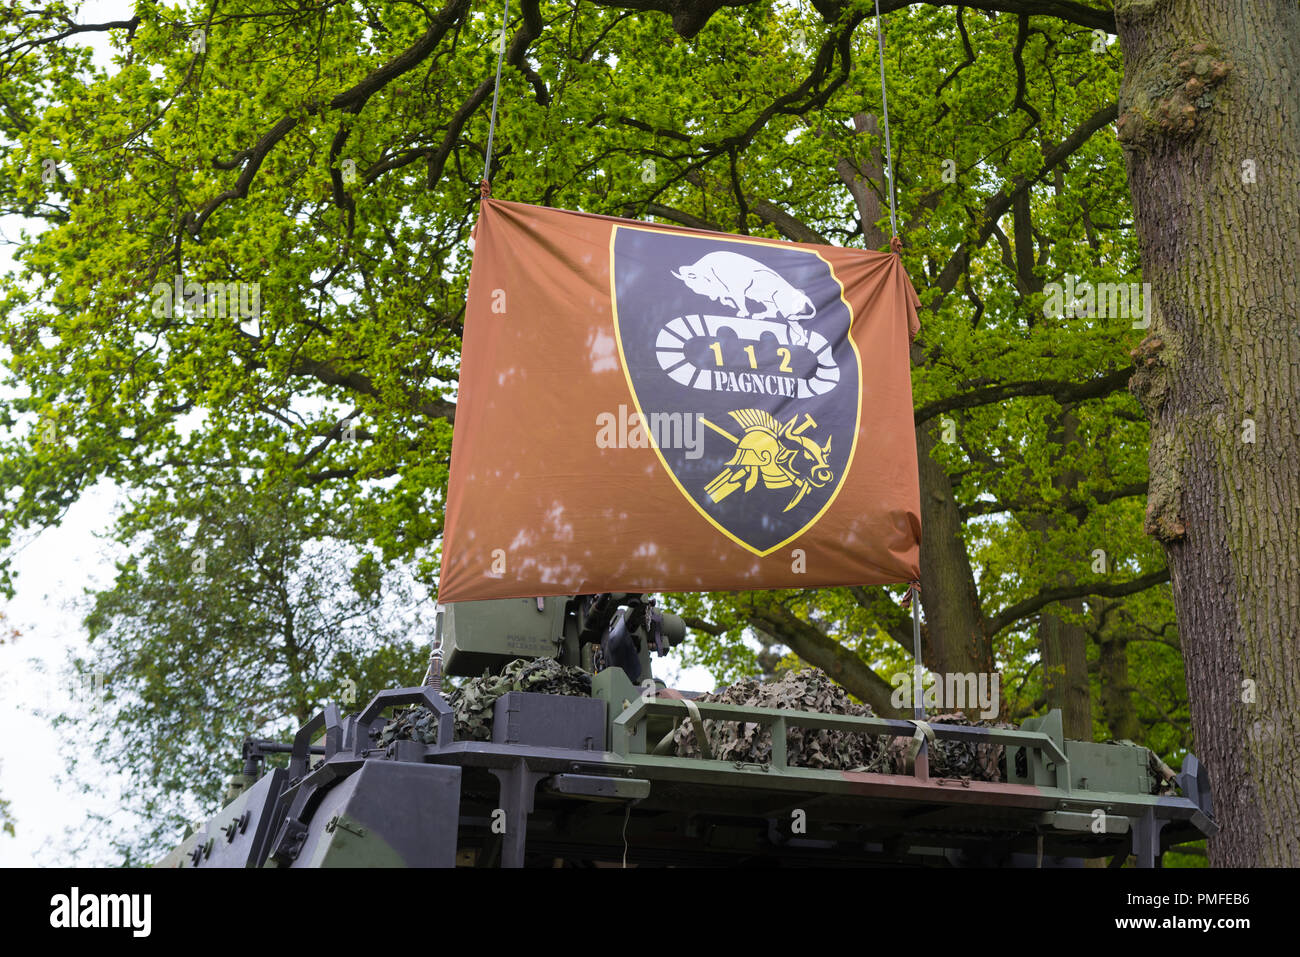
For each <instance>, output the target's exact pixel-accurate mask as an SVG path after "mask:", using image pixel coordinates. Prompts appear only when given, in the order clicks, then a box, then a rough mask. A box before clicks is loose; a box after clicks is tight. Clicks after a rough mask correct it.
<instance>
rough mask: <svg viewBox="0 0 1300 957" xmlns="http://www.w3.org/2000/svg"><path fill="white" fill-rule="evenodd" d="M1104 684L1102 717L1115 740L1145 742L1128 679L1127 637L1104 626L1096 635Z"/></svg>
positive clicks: (1100, 678)
mask: <svg viewBox="0 0 1300 957" xmlns="http://www.w3.org/2000/svg"><path fill="white" fill-rule="evenodd" d="M1095 635H1096V639H1097V648H1098V650H1099V654H1098V657H1097V667H1098V671H1099V672H1100V674H1099V684H1100V685H1101V716H1102V720H1103V721H1105V722H1106V727H1107V728H1109V729H1110V736H1111V737H1112V738H1121V739H1128V740H1129V741H1136V742H1138V743H1139V744H1140V743H1141V742H1142V725H1141V723H1140V722H1139V721H1138V715H1137V708H1135V707H1134V706H1133V688H1132V685H1131V683H1130V682H1129V677H1128V638H1127V637H1125V636H1124V635H1122V634H1119V633H1118V630H1117V629H1116V628H1114V627H1111V628H1107V627H1106V626H1105V625H1103V626H1102V627H1101V629H1100V630H1098V631H1097V632H1096V633H1095Z"/></svg>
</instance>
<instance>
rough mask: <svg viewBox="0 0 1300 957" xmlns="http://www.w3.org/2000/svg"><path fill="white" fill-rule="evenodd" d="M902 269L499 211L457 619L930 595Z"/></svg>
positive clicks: (632, 224) (834, 252) (462, 512)
mask: <svg viewBox="0 0 1300 957" xmlns="http://www.w3.org/2000/svg"><path fill="white" fill-rule="evenodd" d="M919 306H920V302H919V300H918V299H917V296H916V292H915V290H914V289H913V288H912V285H911V283H910V282H909V280H908V278H907V275H906V273H905V272H904V270H903V266H902V263H901V262H900V260H899V257H897V256H895V255H893V254H891V253H879V252H872V251H863V250H856V249H843V248H838V247H833V246H816V245H808V244H802V243H785V242H779V241H776V240H769V239H751V238H748V237H742V236H732V235H728V234H725V233H714V232H708V231H705V230H695V229H682V228H679V227H669V226H658V225H653V224H649V223H642V222H638V221H635V220H625V219H615V218H613V217H608V216H593V215H588V214H585V213H573V212H567V211H563V210H555V209H547V208H544V207H539V206H528V205H524V204H521V203H505V202H500V201H497V200H484V202H483V205H482V211H481V215H480V218H479V222H478V226H477V231H476V239H475V250H474V264H473V267H472V269H471V271H470V282H469V302H468V306H467V309H466V314H465V335H464V341H463V349H462V361H461V377H460V391H459V395H458V399H457V407H456V422H455V432H454V435H453V440H452V453H451V476H450V481H449V484H448V490H447V512H446V523H445V526H444V537H443V552H442V574H441V581H440V586H439V592H438V598H439V600H440V601H443V602H452V601H466V600H474V599H482V598H518V597H530V596H538V595H564V594H578V593H593V592H604V591H619V592H657V591H734V590H745V589H760V588H792V587H793V588H798V587H808V586H815V585H868V584H884V583H889V582H906V581H912V580H915V579H917V578H919V577H920V575H919V566H918V555H919V551H920V538H921V519H920V514H921V509H920V493H919V489H918V481H917V465H916V438H915V432H914V430H913V424H912V415H913V412H912V384H911V376H910V363H909V358H908V345H909V343H910V341H911V339H912V337H914V336H915V335H916V332H917V330H918V328H919V320H918V316H917V310H918V307H919Z"/></svg>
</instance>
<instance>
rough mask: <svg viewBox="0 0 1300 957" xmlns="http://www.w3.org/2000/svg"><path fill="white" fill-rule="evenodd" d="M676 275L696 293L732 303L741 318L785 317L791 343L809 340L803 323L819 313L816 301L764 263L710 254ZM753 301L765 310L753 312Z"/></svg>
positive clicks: (799, 344)
mask: <svg viewBox="0 0 1300 957" xmlns="http://www.w3.org/2000/svg"><path fill="white" fill-rule="evenodd" d="M672 274H673V277H674V278H676V279H680V280H681V281H682V282H684V283H686V285H687V287H688V288H689V289H690V290H691V291H692V292H695V293H699V294H700V295H701V296H708V297H709V298H710V299H714V300H716V301H718V302H720V303H722V304H723V305H724V306H726V305H730V306H731V307H732V308H734V309H735V310H736V316H737V317H746V316H748V317H750V318H753V319H775V320H777V321H781V320H784V321H785V323H786V324H787V325H788V326H789V328H790V341H791V342H793V343H794V344H795V345H797V346H802V345H806V344H807V343H808V333H807V331H806V330H805V329H804V328H803V326H802V325H800V322H801V321H807V320H809V319H811V318H813V317H814V316H816V315H817V309H816V308H815V307H814V306H813V304H812V300H811V299H809V298H808V297H807V296H806V295H804V293H803V291H802V290H800V289H796V288H795V287H794V286H792V285H790V284H789V283H788V282H786V281H785V280H784V279H782V278H781V276H780V275H779V274H777V273H776V272H774V271H773V270H772V269H770V268H768V267H767V266H764V265H763V264H762V263H761V262H758V261H757V260H755V259H750V258H749V257H748V256H741V255H740V254H739V253H727V252H717V253H709V254H708V255H706V256H701V257H700V259H699V260H697V261H696V262H694V263H692V264H691V265H689V266H681V267H679V268H678V269H677V270H673V271H672ZM750 302H755V303H758V304H759V305H760V306H762V307H763V308H762V311H761V312H754V313H751V312H750V311H749V305H748V304H749V303H750Z"/></svg>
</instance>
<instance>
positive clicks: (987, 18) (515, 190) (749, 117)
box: [0, 0, 1215, 763]
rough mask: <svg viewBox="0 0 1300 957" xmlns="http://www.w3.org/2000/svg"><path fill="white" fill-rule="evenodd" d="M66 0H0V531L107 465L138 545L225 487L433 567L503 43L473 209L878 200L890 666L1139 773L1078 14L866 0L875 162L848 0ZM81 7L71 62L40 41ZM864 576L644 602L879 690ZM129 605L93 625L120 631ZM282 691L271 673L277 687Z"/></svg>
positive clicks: (1116, 261) (1135, 342)
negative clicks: (896, 281)
mask: <svg viewBox="0 0 1300 957" xmlns="http://www.w3.org/2000/svg"><path fill="white" fill-rule="evenodd" d="M74 6H75V5H73V4H69V3H60V2H55V3H42V4H39V5H31V4H25V3H21V2H19V3H16V4H10V5H9V6H7V7H5V8H2V9H0V31H2V32H0V76H3V79H4V87H5V94H4V97H3V102H0V107H3V109H0V168H2V169H3V171H4V175H3V179H2V180H0V210H3V212H5V213H14V214H19V215H22V216H25V217H27V218H28V219H31V220H35V221H37V222H38V223H40V226H41V228H39V229H37V230H32V231H31V233H30V234H29V235H26V236H25V237H24V238H23V240H22V241H21V242H20V243H19V245H18V247H17V250H16V257H17V259H18V261H19V263H20V269H19V270H18V271H17V272H16V273H15V274H14V275H11V276H8V277H5V278H4V280H3V282H2V283H0V297H2V298H0V317H2V318H3V332H2V335H3V347H4V349H5V350H6V355H5V359H6V370H7V372H6V382H5V385H6V387H7V390H8V392H7V395H8V397H7V398H6V399H4V401H3V402H2V403H0V409H2V412H0V420H2V421H3V424H4V426H5V429H6V432H5V434H4V437H3V442H2V444H0V470H2V473H0V479H2V481H0V485H3V487H4V489H5V495H4V502H3V506H0V515H2V516H3V518H2V520H0V543H3V544H5V545H9V544H12V543H13V542H14V541H16V540H17V536H19V535H20V533H21V532H22V531H23V530H24V529H34V528H40V527H43V526H47V525H50V524H54V523H57V522H58V521H59V519H60V517H61V516H62V514H63V513H64V512H65V511H66V509H67V508H68V506H69V505H70V504H71V503H72V502H74V501H75V500H76V499H77V498H78V496H79V495H80V494H81V493H82V492H83V491H84V490H85V489H87V488H88V487H89V486H90V485H92V484H93V483H94V482H96V481H98V480H99V479H101V478H105V477H107V478H110V479H112V480H114V481H117V482H119V483H121V484H122V485H123V486H125V487H126V488H127V489H129V497H130V502H131V506H130V511H129V514H128V516H127V517H126V518H125V520H124V523H123V525H122V532H121V534H123V535H126V534H137V533H141V532H144V531H149V532H150V533H151V534H152V538H153V540H154V541H155V543H156V547H158V548H164V547H172V546H169V545H165V544H164V539H165V538H166V536H167V535H168V534H170V533H169V532H168V530H169V529H174V526H175V524H176V523H177V522H180V521H182V520H183V519H184V518H185V517H189V518H197V517H199V516H200V515H203V514H208V512H206V511H203V510H211V514H213V515H217V514H219V513H220V510H221V509H222V508H223V507H224V506H223V505H222V502H224V501H226V498H227V496H229V494H230V493H231V491H232V490H234V489H236V488H240V487H242V486H244V485H246V486H247V487H248V488H249V489H251V490H252V492H253V494H254V496H255V498H256V496H270V497H271V498H274V495H275V490H278V489H284V488H292V489H295V490H296V491H295V493H294V496H293V501H294V503H295V504H294V509H295V512H294V514H295V516H296V518H295V521H301V522H302V523H303V526H304V527H307V528H310V527H315V526H323V523H324V521H325V517H326V516H329V515H333V514H346V515H348V516H349V523H348V526H347V527H346V528H345V529H336V533H337V534H339V535H340V536H342V537H344V538H346V539H348V540H349V541H351V542H353V543H356V544H358V545H363V546H366V547H368V548H373V549H374V550H375V556H376V558H375V560H376V561H378V562H380V563H384V564H400V563H410V564H411V565H412V566H413V567H414V568H416V569H417V575H418V577H419V578H420V580H421V581H422V582H424V583H425V584H427V585H429V586H431V587H434V588H436V568H437V558H438V548H439V541H440V531H441V503H442V501H443V497H444V494H445V486H446V480H447V461H448V453H449V448H450V440H451V434H452V428H453V425H454V421H455V383H456V377H457V364H458V350H459V343H460V336H461V332H462V318H463V311H464V310H463V306H464V296H465V288H466V281H467V277H468V270H469V263H470V259H471V250H470V246H469V236H470V230H471V229H472V227H473V224H474V220H475V216H476V211H477V203H478V198H479V193H480V189H479V181H480V179H481V177H482V174H483V161H484V160H483V157H484V153H485V148H486V145H487V137H488V126H489V109H488V108H489V106H490V103H491V99H492V93H493V90H494V86H495V84H494V79H493V77H494V71H495V66H496V56H497V50H498V43H503V44H504V50H505V70H504V72H503V74H502V78H501V90H500V104H499V115H498V119H497V124H496V132H495V144H494V150H493V154H492V156H493V161H492V168H491V169H490V170H489V171H488V175H489V178H490V180H491V188H492V193H493V195H494V196H497V197H501V198H505V199H510V200H516V201H522V202H529V203H537V204H543V205H549V206H558V207H565V208H571V209H580V210H585V211H589V212H598V213H606V214H613V215H621V216H628V217H637V218H653V219H656V220H659V221H665V222H675V223H680V224H683V225H687V226H694V227H705V228H711V229H719V230H724V231H729V232H737V233H742V234H749V235H762V236H769V237H775V238H785V239H791V240H797V241H803V242H818V243H833V244H846V245H858V246H865V247H869V248H885V246H886V244H887V241H888V239H889V213H888V190H889V189H890V187H891V186H892V188H893V192H894V194H895V196H896V200H897V206H898V219H899V232H900V233H901V235H902V237H903V240H904V248H903V253H902V255H903V258H904V262H905V264H906V266H907V268H908V270H909V273H910V274H911V276H912V277H913V280H914V284H915V285H916V287H917V290H918V292H919V293H920V295H921V298H922V301H923V303H924V305H925V311H924V313H923V317H922V332H921V334H920V336H919V337H918V339H917V342H916V344H915V346H914V348H913V354H912V360H913V366H914V372H913V383H914V396H915V402H916V425H917V438H918V449H919V453H920V466H921V487H922V498H923V524H924V529H925V545H924V548H923V553H922V571H923V577H922V584H923V589H924V591H923V604H924V612H925V622H924V635H923V648H924V657H925V661H926V664H927V665H928V666H930V667H931V668H933V669H935V670H937V671H958V672H971V671H976V672H988V671H995V670H996V671H1002V672H1003V673H1004V683H1003V697H1004V700H1003V710H1004V714H1005V715H1006V716H1007V717H1023V716H1026V715H1028V714H1031V713H1035V712H1039V711H1041V710H1042V709H1043V708H1045V707H1048V706H1059V707H1062V708H1063V709H1064V710H1065V713H1066V722H1067V728H1068V729H1069V733H1070V734H1071V735H1072V736H1077V737H1087V738H1092V737H1094V736H1095V737H1097V738H1100V739H1105V738H1108V737H1130V738H1136V739H1138V740H1142V741H1145V742H1146V743H1148V744H1150V745H1151V746H1152V747H1154V748H1155V749H1156V750H1157V751H1159V752H1160V753H1161V754H1162V756H1163V757H1164V758H1165V759H1166V760H1168V761H1172V762H1173V763H1177V758H1178V756H1179V754H1180V753H1182V752H1183V751H1185V750H1186V749H1187V748H1188V747H1189V746H1191V745H1192V743H1193V742H1192V740H1191V733H1190V728H1189V721H1190V719H1189V703H1188V698H1187V692H1186V687H1185V685H1184V682H1183V677H1182V664H1181V660H1180V655H1179V652H1180V637H1179V630H1178V628H1177V627H1176V626H1175V623H1174V614H1173V602H1172V597H1171V592H1170V589H1169V587H1168V586H1167V584H1166V583H1167V582H1168V581H1169V577H1170V575H1169V571H1168V567H1167V565H1166V558H1165V551H1164V549H1163V548H1162V547H1161V544H1162V542H1161V541H1157V540H1155V539H1153V538H1151V537H1149V536H1148V534H1147V533H1146V532H1147V531H1148V530H1149V525H1150V519H1149V516H1148V515H1147V514H1146V512H1145V506H1146V501H1145V497H1146V493H1147V489H1148V474H1149V473H1148V449H1149V442H1150V434H1149V428H1150V427H1149V425H1148V416H1147V415H1146V414H1145V413H1144V410H1143V407H1142V406H1141V405H1139V402H1138V400H1137V399H1135V398H1134V396H1133V395H1131V394H1130V392H1129V391H1128V389H1127V385H1128V383H1129V380H1130V378H1131V377H1132V375H1133V374H1134V371H1135V369H1136V368H1138V366H1135V355H1136V356H1137V362H1138V363H1143V362H1146V356H1147V353H1142V352H1141V351H1140V344H1141V343H1142V342H1143V341H1144V337H1146V335H1147V331H1148V328H1149V326H1150V322H1151V315H1150V313H1149V312H1142V311H1140V310H1139V309H1138V303H1139V301H1141V302H1145V303H1146V304H1147V306H1146V307H1143V308H1147V307H1149V306H1150V292H1149V291H1147V293H1146V297H1145V298H1142V299H1139V296H1138V295H1137V294H1136V293H1135V294H1134V297H1133V299H1132V301H1131V303H1130V305H1131V306H1132V309H1129V310H1123V311H1117V310H1115V309H1114V308H1111V309H1107V308H1104V307H1098V305H1097V301H1098V300H1096V299H1094V300H1093V303H1092V304H1091V305H1088V304H1081V303H1086V302H1087V301H1086V300H1081V301H1080V302H1079V303H1076V302H1075V301H1073V299H1072V298H1070V297H1072V296H1073V294H1074V292H1073V291H1074V290H1082V289H1084V288H1085V287H1087V288H1097V287H1098V284H1108V285H1110V286H1114V287H1119V286H1121V285H1122V286H1123V287H1124V288H1125V290H1126V291H1127V290H1128V289H1129V288H1130V287H1129V284H1140V283H1141V282H1142V281H1143V274H1142V265H1143V264H1142V263H1141V262H1140V250H1139V230H1138V228H1137V223H1136V221H1135V211H1134V209H1133V207H1132V205H1131V202H1130V198H1129V191H1128V189H1127V186H1126V182H1125V155H1124V152H1123V147H1122V144H1121V139H1120V137H1117V136H1116V135H1115V132H1114V131H1115V124H1116V121H1117V119H1118V118H1119V116H1120V112H1121V111H1120V106H1119V100H1120V97H1121V83H1122V81H1123V79H1124V76H1125V68H1126V64H1125V59H1124V57H1123V56H1122V55H1121V52H1120V46H1119V44H1118V43H1117V42H1116V41H1115V37H1114V34H1115V33H1116V31H1117V29H1118V27H1117V23H1116V19H1115V15H1114V14H1113V13H1112V12H1111V10H1110V9H1109V5H1103V4H1098V3H1089V2H1086V0H971V2H967V3H961V4H959V3H946V2H942V3H941V2H937V0H936V2H910V0H882V2H881V4H880V9H881V11H882V13H886V14H889V15H888V17H886V21H887V37H886V46H885V64H884V66H885V72H886V74H887V78H888V96H889V100H888V103H889V120H890V124H891V135H892V147H893V166H894V177H893V181H892V183H891V182H890V180H889V178H888V177H887V176H886V175H885V171H884V168H883V167H884V164H883V162H882V153H883V132H882V129H881V123H880V116H881V103H882V90H881V80H880V67H879V65H878V63H877V60H876V56H877V37H876V32H875V27H874V23H875V21H874V18H873V17H872V15H871V14H872V13H873V5H872V4H871V3H869V2H862V0H847V2H839V0H821V2H816V3H812V4H809V5H804V4H795V3H777V2H771V0H766V2H763V0H760V2H731V3H723V2H708V3H691V4H687V3H678V2H668V0H663V2H653V0H645V2H630V0H625V2H619V3H615V2H608V3H606V2H580V0H569V2H539V0H524V2H523V3H521V4H519V5H518V7H515V6H513V5H512V9H511V21H510V23H509V24H508V26H507V27H506V29H505V30H504V32H502V31H501V30H500V16H501V11H500V8H499V7H498V6H497V5H496V4H471V3H469V2H466V0H448V2H446V3H445V4H444V5H442V6H441V7H438V6H435V5H426V4H423V3H419V2H414V0H373V2H369V0H321V2H314V3H303V2H300V0H195V2H184V3H179V4H172V5H168V4H163V3H159V2H155V0H138V2H135V3H134V4H132V5H130V6H131V8H132V13H131V15H130V16H126V17H123V18H122V19H121V20H119V21H116V22H109V23H100V24H86V23H80V22H78V21H77V20H76V19H75V18H74V16H73V14H74ZM92 31H95V32H101V33H106V34H107V35H108V36H109V38H110V40H111V43H112V44H113V47H114V50H115V51H116V52H115V57H114V64H113V66H112V68H111V69H108V70H99V69H95V68H93V67H92V66H91V62H90V57H89V54H88V52H87V51H86V49H85V48H84V47H83V46H81V45H80V41H81V40H83V39H84V35H85V34H86V33H88V32H92ZM1207 56H1208V54H1207ZM1214 69H1215V68H1214V67H1212V66H1211V67H1208V68H1207V70H1208V71H1209V73H1207V76H1208V75H1210V74H1212V73H1213V71H1214ZM1207 95H1208V94H1207ZM1121 126H1122V124H1121ZM1121 132H1122V131H1121ZM191 283H192V284H200V285H201V290H200V293H199V294H198V295H197V296H196V295H194V294H192V292H191V290H187V289H186V284H191ZM1053 284H1055V285H1053ZM1062 286H1064V288H1065V289H1066V290H1067V291H1068V294H1067V296H1066V297H1065V299H1064V300H1063V299H1062V295H1061V289H1062ZM194 288H198V287H197V286H194V287H191V289H194ZM1137 288H1141V287H1140V285H1139V286H1138V287H1137ZM182 300H184V302H182ZM237 301H238V306H236V302H237ZM1112 305H1113V302H1112ZM194 489H199V490H202V491H201V494H195V493H193V492H192V491H190V490H194ZM180 490H187V491H186V494H185V495H184V496H178V491H180ZM182 498H184V499H188V500H189V501H188V503H187V504H185V506H184V508H180V507H179V503H180V502H181V500H182ZM199 503H202V504H201V507H200V504H199ZM195 508H198V509H199V511H193V509H195ZM178 509H179V510H178ZM157 561H158V562H159V563H160V567H179V565H177V562H181V561H182V557H181V556H180V555H179V553H176V554H170V555H168V554H164V553H162V552H160V553H158V556H157ZM4 584H5V586H6V587H8V588H10V589H12V587H14V583H13V582H12V580H11V579H10V578H9V577H8V575H7V573H6V575H5V578H4ZM149 587H154V586H152V585H150V583H149V580H148V578H147V577H145V578H141V577H139V571H138V569H136V568H134V567H132V568H130V569H124V570H123V577H120V578H119V584H118V586H117V594H119V595H120V594H122V590H123V589H128V590H130V589H136V590H137V593H136V594H135V596H134V597H133V598H132V599H131V600H132V601H133V602H134V603H135V604H136V605H138V606H141V607H143V605H144V604H145V603H146V598H145V596H144V593H143V590H144V589H147V588H149ZM177 595H179V592H178V593H177ZM898 597H899V595H898V594H896V593H895V594H891V593H890V592H889V590H887V589H884V588H853V589H808V590H801V591H787V592H765V593H755V594H743V595H677V596H672V600H673V602H674V603H675V605H676V606H677V607H678V608H679V609H680V610H682V611H683V613H684V614H686V615H687V616H688V618H689V620H690V623H691V625H692V626H693V629H694V634H695V635H696V636H697V639H698V640H697V641H696V643H695V644H694V646H693V648H692V650H691V651H690V656H691V659H690V660H693V661H696V662H700V663H704V664H706V665H708V666H709V667H711V668H713V669H714V670H715V673H717V674H718V675H719V676H720V677H723V678H725V677H728V676H731V675H735V674H739V673H742V672H753V671H756V670H757V671H770V670H772V669H773V668H775V667H777V666H778V663H779V662H780V660H781V658H782V656H783V655H784V654H785V653H786V650H787V649H788V651H789V652H790V653H792V654H793V655H795V656H797V657H799V658H801V659H803V660H805V661H808V662H811V663H813V664H817V665H820V666H821V667H823V668H825V669H826V670H827V671H829V672H830V673H831V674H832V675H833V676H834V677H835V678H836V679H837V680H838V681H840V682H841V683H843V684H844V685H845V687H846V688H848V689H849V690H850V691H851V692H852V693H853V694H855V695H856V696H857V697H859V698H861V699H862V700H865V701H868V702H869V703H871V704H872V705H873V706H875V707H876V708H877V709H878V710H879V711H881V712H883V713H890V712H891V711H892V706H891V705H890V702H889V698H890V692H891V690H892V689H891V685H890V680H889V679H890V676H891V675H892V674H894V673H895V672H898V671H903V670H905V669H906V667H907V665H908V663H909V662H910V649H911V626H910V622H909V620H908V617H907V612H906V611H904V610H903V609H901V608H900V607H899V606H898V604H897V599H898ZM104 601H105V602H108V601H110V599H108V598H105V599H104ZM107 608H108V606H107V605H101V607H100V609H97V611H96V615H97V616H99V617H92V624H91V627H92V632H94V631H95V630H96V629H97V628H101V627H102V623H103V622H104V621H106V620H107V619H106V618H104V617H103V616H105V615H107V614H108V611H107ZM141 621H142V627H145V626H144V624H143V623H144V622H145V621H147V619H142V620H141ZM96 622H99V623H100V624H96ZM159 624H160V623H158V622H154V623H153V625H159ZM153 625H149V626H147V627H145V631H142V632H140V633H139V634H137V636H136V638H135V639H134V641H133V643H131V645H130V647H131V648H133V649H135V651H133V653H137V654H138V652H139V649H141V648H145V647H153V648H155V649H156V653H157V655H158V656H159V658H160V659H161V658H162V657H165V648H166V646H167V645H166V641H167V638H166V635H167V631H166V630H165V629H161V628H159V629H158V630H152V629H153ZM146 631H147V632H148V633H147V634H146V633H145V632H146ZM744 634H750V635H757V636H758V637H759V638H760V639H761V640H762V641H763V642H766V643H767V649H768V653H767V654H760V653H758V652H756V651H755V650H754V647H753V646H752V645H748V646H747V645H745V644H743V643H741V642H740V640H739V639H740V637H741V636H742V635H744ZM155 642H157V643H156V644H154V643H155ZM773 650H774V651H773ZM123 667H128V666H127V665H126V664H123ZM310 680H311V679H310V677H309V675H307V674H305V673H299V674H298V675H297V677H295V678H291V677H290V673H288V672H286V676H285V680H284V682H277V684H276V687H277V688H279V689H280V690H281V691H282V692H284V693H287V698H284V699H283V700H285V701H293V702H295V703H300V702H303V701H306V700H308V699H310V698H311V697H312V695H311V694H309V693H307V691H305V690H304V689H302V688H298V690H292V689H293V688H295V687H297V686H296V685H294V682H298V683H302V682H310ZM300 692H301V693H300ZM304 695H306V697H304ZM277 700H280V699H277ZM295 709H296V705H295ZM261 717H266V716H265V715H261Z"/></svg>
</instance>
